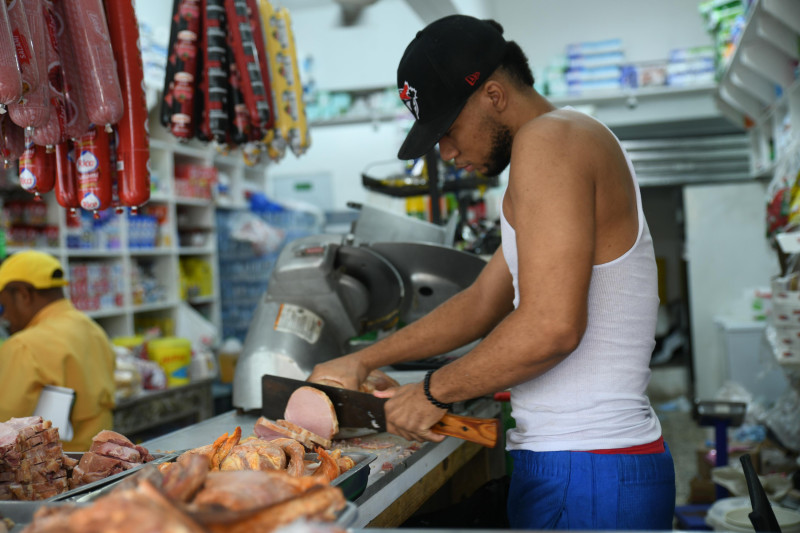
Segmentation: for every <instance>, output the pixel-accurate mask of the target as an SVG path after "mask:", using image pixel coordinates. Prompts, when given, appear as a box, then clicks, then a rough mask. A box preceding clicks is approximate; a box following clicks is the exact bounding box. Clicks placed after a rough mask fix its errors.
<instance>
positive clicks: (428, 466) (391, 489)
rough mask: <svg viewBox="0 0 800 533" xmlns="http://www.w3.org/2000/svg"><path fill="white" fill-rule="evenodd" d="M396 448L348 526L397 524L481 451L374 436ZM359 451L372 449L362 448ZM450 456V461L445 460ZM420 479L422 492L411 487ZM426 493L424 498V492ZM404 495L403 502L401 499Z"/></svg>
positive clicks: (248, 426)
mask: <svg viewBox="0 0 800 533" xmlns="http://www.w3.org/2000/svg"><path fill="white" fill-rule="evenodd" d="M499 413H500V407H499V404H498V403H496V402H494V401H492V400H490V399H488V398H486V399H479V400H475V401H472V402H468V403H467V404H465V405H464V406H463V407H462V409H459V414H464V415H468V416H476V417H483V418H492V417H496V416H498V414H499ZM257 419H258V416H256V415H251V414H238V413H237V412H236V411H229V412H227V413H223V414H221V415H218V416H215V417H212V418H210V419H208V420H204V421H202V422H199V423H197V424H194V425H192V426H189V427H187V428H184V429H180V430H178V431H175V432H173V433H169V434H167V435H163V436H161V437H158V438H155V439H152V440H149V441H146V442H144V443H142V445H143V446H145V447H146V448H147V449H148V450H149V451H150V452H170V451H178V450H185V449H189V448H196V447H198V446H203V445H205V444H209V443H211V442H213V441H214V439H216V438H217V437H219V436H220V435H222V434H223V433H226V432H227V433H232V432H233V431H234V430H235V429H236V426H240V427H241V428H242V435H243V436H249V435H251V434H252V433H253V426H254V425H255V422H256V420H257ZM374 437H375V438H380V437H383V438H384V439H385V440H388V441H389V442H396V443H397V446H391V447H389V448H384V451H382V453H381V455H379V459H378V460H376V461H374V462H373V463H372V464H371V465H370V475H369V479H368V481H367V488H366V489H365V491H364V493H363V494H362V495H361V496H360V497H359V498H358V499H357V500H356V501H355V503H356V505H358V518H357V519H356V521H355V523H354V524H353V525H352V526H351V527H352V528H363V527H366V526H376V527H397V526H399V525H400V524H401V523H402V522H403V521H404V520H405V519H406V518H408V516H410V514H411V513H413V512H414V511H415V510H416V509H417V508H419V506H420V505H422V503H424V500H425V499H426V498H427V497H429V496H430V494H432V493H433V492H434V491H435V490H436V489H438V488H439V487H440V486H442V485H443V484H444V483H445V482H446V481H447V480H448V479H449V478H450V477H451V476H452V475H453V471H454V470H457V469H458V468H460V467H461V466H463V463H464V462H465V461H467V460H469V459H470V458H471V457H473V456H474V455H476V454H477V453H478V452H479V451H481V450H482V448H481V447H480V446H478V445H477V444H474V443H469V442H465V441H462V440H459V439H456V438H453V437H448V438H446V439H445V440H444V441H442V442H440V443H430V442H428V443H424V444H422V445H421V446H420V447H419V448H418V449H415V450H414V451H413V453H412V452H409V451H408V449H407V447H408V446H411V445H412V444H413V443H410V442H408V441H405V440H403V439H400V438H399V437H397V436H394V435H389V434H386V433H384V434H379V435H375V436H374ZM359 442H360V441H358V440H353V439H350V440H349V441H342V444H344V445H345V446H343V447H344V448H350V449H356V448H357V447H358V443H359ZM503 445H504V439H503V436H502V435H501V438H500V440H499V441H498V448H499V449H496V451H498V452H499V453H502V446H503ZM363 451H365V452H373V451H375V450H373V449H369V448H366V449H364V450H363ZM448 459H449V461H448ZM423 478H425V487H424V489H425V490H418V489H414V487H415V485H418V484H420V483H421V481H422V480H423ZM426 494H427V496H425V495H426ZM403 498H406V501H403Z"/></svg>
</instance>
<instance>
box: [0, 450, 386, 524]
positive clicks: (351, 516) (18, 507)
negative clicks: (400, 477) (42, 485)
mask: <svg viewBox="0 0 800 533" xmlns="http://www.w3.org/2000/svg"><path fill="white" fill-rule="evenodd" d="M363 455H371V454H363ZM374 458H375V457H374V456H373V457H372V459H374ZM372 459H370V460H369V461H367V462H366V463H365V464H369V462H371V461H372ZM352 470H355V467H354V468H351V469H350V470H348V472H350V471H352ZM367 471H369V468H367ZM339 477H343V476H339ZM337 479H338V478H337ZM362 490H363V489H362ZM359 494H360V493H359ZM9 503H12V502H0V514H2V515H3V517H4V518H10V519H11V520H13V521H14V527H13V528H11V530H10V531H9V533H19V532H21V531H22V530H23V529H25V527H26V526H27V525H28V524H30V523H31V522H32V521H33V514H34V513H35V512H36V510H37V509H40V508H41V507H60V506H62V505H66V504H74V505H77V506H79V507H80V506H88V505H91V503H89V502H81V503H74V502H64V501H61V502H54V501H35V502H13V505H8V504H9ZM357 518H358V506H357V505H356V504H354V503H353V502H352V501H348V502H346V505H345V507H344V508H343V509H342V510H340V511H339V512H338V513H336V522H335V524H336V525H337V526H339V527H341V528H343V529H347V528H349V527H350V526H352V525H353V524H354V523H355V521H356V519H357Z"/></svg>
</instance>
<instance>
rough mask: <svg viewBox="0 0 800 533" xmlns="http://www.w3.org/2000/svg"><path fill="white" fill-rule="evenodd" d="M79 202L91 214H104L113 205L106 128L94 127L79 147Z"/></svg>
mask: <svg viewBox="0 0 800 533" xmlns="http://www.w3.org/2000/svg"><path fill="white" fill-rule="evenodd" d="M75 153H76V154H77V156H78V157H77V165H76V170H77V171H78V176H77V177H78V198H79V199H80V204H81V207H82V208H84V209H85V210H87V211H94V212H97V211H102V210H103V209H106V208H107V207H109V206H110V205H111V155H110V146H109V135H108V133H106V130H105V128H103V127H102V126H92V127H91V128H89V131H88V133H86V135H83V136H81V137H80V138H79V139H78V140H77V141H76V143H75Z"/></svg>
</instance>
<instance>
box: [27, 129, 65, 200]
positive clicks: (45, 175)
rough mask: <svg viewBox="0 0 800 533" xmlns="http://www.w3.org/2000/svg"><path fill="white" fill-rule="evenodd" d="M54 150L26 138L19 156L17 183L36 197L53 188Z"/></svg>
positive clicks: (54, 172) (54, 173)
mask: <svg viewBox="0 0 800 533" xmlns="http://www.w3.org/2000/svg"><path fill="white" fill-rule="evenodd" d="M55 159H56V154H55V152H48V151H47V149H46V148H45V147H44V146H39V145H36V144H33V140H32V139H26V141H25V150H24V151H23V152H22V156H20V158H19V184H20V186H22V188H23V189H25V190H26V191H28V192H30V193H33V194H34V195H35V196H36V197H37V198H38V197H39V195H40V194H45V193H48V192H50V191H52V190H53V187H54V186H55V179H56V168H55Z"/></svg>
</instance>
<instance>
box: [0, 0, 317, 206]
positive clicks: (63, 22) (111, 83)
mask: <svg viewBox="0 0 800 533" xmlns="http://www.w3.org/2000/svg"><path fill="white" fill-rule="evenodd" d="M136 20H137V19H136V11H135V7H134V1H133V0H68V1H67V0H5V1H2V0H0V133H2V135H0V156H2V161H3V162H4V163H5V164H6V165H9V164H12V163H13V164H17V165H18V169H19V172H20V177H21V180H20V181H21V185H22V187H23V188H24V189H26V190H28V191H29V192H31V193H33V194H35V195H37V197H38V195H41V194H44V193H47V192H49V191H50V190H55V196H56V199H57V201H58V203H59V205H61V206H63V207H64V208H66V209H69V210H71V211H74V210H76V209H78V208H83V209H86V210H89V211H92V212H95V213H96V212H97V211H99V210H102V209H106V208H108V207H111V206H114V207H120V208H121V207H129V208H130V209H131V212H136V210H137V209H138V208H139V207H140V206H142V205H143V204H145V203H146V202H147V201H148V200H149V198H150V168H149V167H150V151H149V150H150V147H149V129H148V124H147V120H148V110H147V104H146V101H145V90H144V72H143V65H142V57H141V51H140V50H139V46H138V40H139V28H138V25H137V22H136ZM167 59H168V60H167V65H166V77H165V80H164V91H163V94H162V101H161V106H160V110H159V112H158V115H159V119H160V122H161V124H162V125H163V126H164V127H165V129H166V130H167V131H168V132H169V133H170V134H171V135H173V136H174V137H176V138H177V139H178V140H180V141H187V140H189V139H198V140H201V141H205V142H213V143H214V144H215V145H216V146H217V148H218V149H219V150H220V151H227V150H228V149H229V148H231V147H238V148H240V149H241V153H242V155H243V158H244V161H245V163H246V164H248V165H250V164H255V163H256V162H258V160H259V158H260V154H262V153H265V152H266V153H267V154H269V157H270V158H271V159H273V160H275V161H277V160H279V159H281V158H282V157H283V156H284V154H285V152H286V148H289V149H290V150H291V151H292V152H293V153H294V154H295V155H297V156H299V155H300V154H302V153H303V152H304V151H305V150H306V149H307V148H308V146H309V136H308V125H307V122H306V119H305V112H304V108H303V92H302V86H301V84H300V78H299V72H298V64H297V57H296V51H295V48H294V38H293V36H292V32H291V20H290V18H289V13H288V11H287V10H286V9H281V10H277V11H276V10H275V9H273V7H272V5H271V4H270V3H269V2H268V1H267V0H173V4H172V20H171V28H170V38H169V46H168V58H167ZM6 111H7V113H6Z"/></svg>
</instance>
